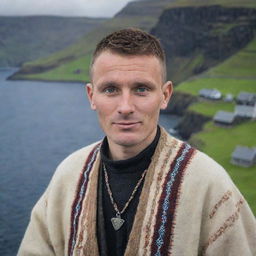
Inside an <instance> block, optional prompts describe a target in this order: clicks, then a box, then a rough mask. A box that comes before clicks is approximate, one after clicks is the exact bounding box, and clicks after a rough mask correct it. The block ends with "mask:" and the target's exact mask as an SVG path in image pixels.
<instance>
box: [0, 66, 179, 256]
mask: <svg viewBox="0 0 256 256" xmlns="http://www.w3.org/2000/svg"><path fill="white" fill-rule="evenodd" d="M14 71H15V69H0V255H3V256H13V255H16V253H17V250H18V247H19V244H20V241H21V239H22V237H23V235H24V232H25V229H26V226H27V224H28V221H29V216H30V212H31V209H32V207H33V205H34V204H35V203H36V201H37V200H38V198H39V197H40V195H41V194H42V193H43V191H44V190H45V188H46V186H47V185H48V183H49V181H50V179H51V177H52V175H53V173H54V171H55V169H56V167H57V165H58V164H59V163H60V161H61V160H63V159H64V158H65V157H66V156H67V155H68V154H70V153H71V152H73V151H75V150H77V149H79V148H81V147H83V146H86V145H88V144H90V143H92V142H94V141H96V140H99V139H101V138H102V137H103V136H104V135H103V133H102V131H101V129H100V127H99V125H98V121H97V116H96V114H95V112H94V111H92V110H91V109H90V107H89V102H88V100H87V98H86V93H85V89H84V85H83V84H82V83H81V84H79V83H49V82H47V83H46V82H36V81H7V80H6V78H7V77H8V76H9V75H11V74H12V73H13V72H14ZM178 120H179V119H178V118H177V117H175V116H170V115H161V116H160V124H161V125H163V126H164V127H165V128H167V129H169V128H172V127H174V126H175V125H176V124H177V122H178Z"/></svg>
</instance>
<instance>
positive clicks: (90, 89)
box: [85, 83, 96, 110]
mask: <svg viewBox="0 0 256 256" xmlns="http://www.w3.org/2000/svg"><path fill="white" fill-rule="evenodd" d="M85 87H86V92H87V97H88V99H89V101H90V104H91V109H92V110H96V106H95V104H94V101H93V85H92V84H91V83H88V84H86V86H85Z"/></svg>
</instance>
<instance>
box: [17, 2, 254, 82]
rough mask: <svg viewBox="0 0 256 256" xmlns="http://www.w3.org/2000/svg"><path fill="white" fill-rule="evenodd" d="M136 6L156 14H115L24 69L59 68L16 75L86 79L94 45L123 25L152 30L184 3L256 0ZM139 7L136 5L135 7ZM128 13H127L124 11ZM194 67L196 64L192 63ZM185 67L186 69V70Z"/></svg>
mask: <svg viewBox="0 0 256 256" xmlns="http://www.w3.org/2000/svg"><path fill="white" fill-rule="evenodd" d="M134 4H135V5H137V9H141V10H143V6H144V5H147V6H148V7H150V8H153V9H155V10H158V11H155V14H154V15H143V16H142V15H133V16H129V15H122V16H118V17H114V18H113V19H111V20H109V21H107V22H106V23H105V24H104V25H102V26H101V28H99V29H97V30H94V31H93V32H91V33H89V34H88V35H87V36H86V37H84V38H82V39H81V40H80V41H79V42H78V43H77V44H74V45H72V46H71V47H69V48H66V49H65V50H63V51H60V52H57V53H56V54H54V55H51V56H49V57H48V58H43V59H39V60H37V61H34V62H31V63H26V64H25V65H24V66H23V68H24V69H26V68H29V67H30V66H36V65H41V66H46V67H47V66H49V65H51V64H55V65H57V67H56V68H54V69H52V70H50V71H47V72H44V73H41V74H33V75H22V76H20V77H17V78H23V79H24V78H25V79H40V80H69V81H84V80H86V81H87V80H89V77H88V72H87V71H88V63H89V59H90V56H91V53H92V51H93V49H94V47H95V44H96V43H97V42H98V41H99V39H100V38H102V37H103V36H104V35H106V34H107V33H109V32H111V31H114V30H117V29H120V28H124V27H131V26H136V27H140V28H142V29H144V30H146V31H149V30H150V29H151V28H152V27H153V26H154V25H155V24H156V22H157V19H158V16H159V15H160V13H161V11H160V10H164V9H166V8H173V7H184V6H196V5H213V4H221V5H223V6H232V7H234V6H243V7H255V8H256V2H255V0H232V1H231V0H211V1H209V0H190V1H188V0H176V1H168V0H163V1H156V0H154V1H148V2H147V1H145V2H139V3H134ZM135 9H136V8H135ZM124 13H125V12H124ZM67 56H69V57H70V56H71V57H73V58H75V60H72V61H69V62H65V61H62V60H61V59H63V58H66V57H67ZM188 65H192V64H191V63H188V64H187V65H186V69H188V68H189V67H188ZM192 66H193V65H192ZM76 69H81V70H83V71H84V73H82V74H81V73H80V74H79V75H77V74H75V73H74V71H75V70H76ZM186 69H185V70H186Z"/></svg>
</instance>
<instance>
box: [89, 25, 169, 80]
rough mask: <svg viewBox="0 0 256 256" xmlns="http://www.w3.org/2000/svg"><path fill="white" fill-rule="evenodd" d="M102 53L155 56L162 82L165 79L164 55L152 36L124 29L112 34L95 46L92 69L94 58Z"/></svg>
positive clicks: (156, 40)
mask: <svg viewBox="0 0 256 256" xmlns="http://www.w3.org/2000/svg"><path fill="white" fill-rule="evenodd" d="M104 51H111V52H113V53H117V54H120V55H146V56H155V57H157V58H158V59H159V61H160V63H161V64H162V67H163V81H165V79H166V61H165V53H164V50H163V48H162V46H161V44H160V41H159V40H158V39H157V38H156V37H155V36H153V35H151V34H149V33H147V32H145V31H142V30H140V29H137V28H126V29H121V30H118V31H115V32H113V33H112V34H110V35H108V36H106V37H104V38H103V39H102V40H101V41H100V42H99V43H98V45H97V46H96V49H95V51H94V53H93V56H92V61H91V65H90V74H91V76H92V67H93V64H94V62H95V60H96V58H97V57H98V56H99V55H100V54H101V53H102V52H104Z"/></svg>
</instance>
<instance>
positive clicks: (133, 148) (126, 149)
mask: <svg viewBox="0 0 256 256" xmlns="http://www.w3.org/2000/svg"><path fill="white" fill-rule="evenodd" d="M156 133H157V128H156V129H155V131H154V132H153V133H152V134H151V135H150V136H149V137H148V138H147V140H145V141H142V142H141V143H139V144H136V145H129V146H124V145H119V144H115V143H112V141H111V140H108V144H109V157H110V158H111V159H112V160H114V161H119V160H126V159H129V158H132V157H134V156H136V155H138V154H139V153H140V152H141V151H143V150H144V149H145V148H146V147H147V146H149V145H150V144H151V143H152V142H153V140H154V138H155V136H156Z"/></svg>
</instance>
